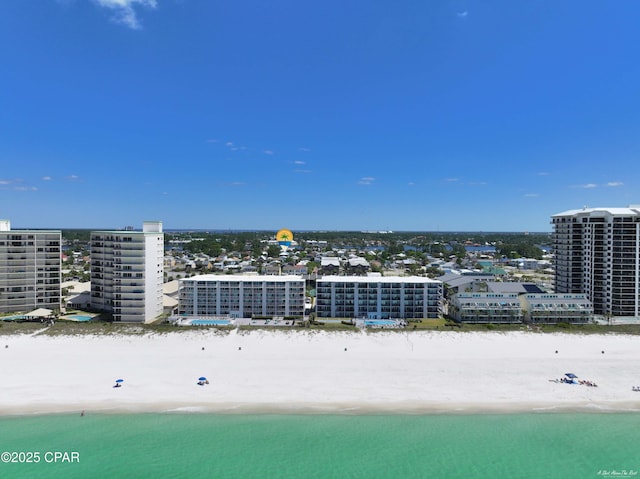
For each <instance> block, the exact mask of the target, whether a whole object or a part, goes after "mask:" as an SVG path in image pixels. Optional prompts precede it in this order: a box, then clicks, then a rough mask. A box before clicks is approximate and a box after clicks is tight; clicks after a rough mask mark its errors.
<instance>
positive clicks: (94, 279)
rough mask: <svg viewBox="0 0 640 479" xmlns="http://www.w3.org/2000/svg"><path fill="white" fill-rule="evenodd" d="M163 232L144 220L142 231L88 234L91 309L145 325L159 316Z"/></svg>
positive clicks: (124, 320) (160, 228)
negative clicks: (89, 236) (89, 242)
mask: <svg viewBox="0 0 640 479" xmlns="http://www.w3.org/2000/svg"><path fill="white" fill-rule="evenodd" d="M163 280H164V233H162V223H161V222H156V221H147V222H145V223H144V225H143V229H142V231H133V230H131V231H130V230H124V231H92V232H91V307H92V308H93V309H96V310H100V311H106V312H109V313H111V314H112V316H113V320H114V321H123V322H145V321H146V322H148V321H152V320H153V319H155V318H157V317H158V316H159V315H161V314H162V284H163Z"/></svg>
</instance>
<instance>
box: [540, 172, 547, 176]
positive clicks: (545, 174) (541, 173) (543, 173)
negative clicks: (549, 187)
mask: <svg viewBox="0 0 640 479" xmlns="http://www.w3.org/2000/svg"><path fill="white" fill-rule="evenodd" d="M538 176H549V173H547V172H546V171H541V172H539V173H538Z"/></svg>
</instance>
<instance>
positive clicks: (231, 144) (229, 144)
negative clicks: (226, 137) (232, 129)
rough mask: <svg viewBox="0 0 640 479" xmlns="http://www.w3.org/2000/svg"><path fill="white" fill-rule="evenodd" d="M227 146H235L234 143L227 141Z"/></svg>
mask: <svg viewBox="0 0 640 479" xmlns="http://www.w3.org/2000/svg"><path fill="white" fill-rule="evenodd" d="M225 146H233V141H227V142H226V143H225Z"/></svg>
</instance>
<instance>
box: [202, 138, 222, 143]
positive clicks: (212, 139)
mask: <svg viewBox="0 0 640 479" xmlns="http://www.w3.org/2000/svg"><path fill="white" fill-rule="evenodd" d="M218 141H220V140H216V139H215V138H211V139H209V140H205V141H204V142H205V143H218Z"/></svg>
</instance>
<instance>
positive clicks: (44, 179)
mask: <svg viewBox="0 0 640 479" xmlns="http://www.w3.org/2000/svg"><path fill="white" fill-rule="evenodd" d="M52 179H53V178H51V177H50V176H43V177H42V181H51V180H52Z"/></svg>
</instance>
